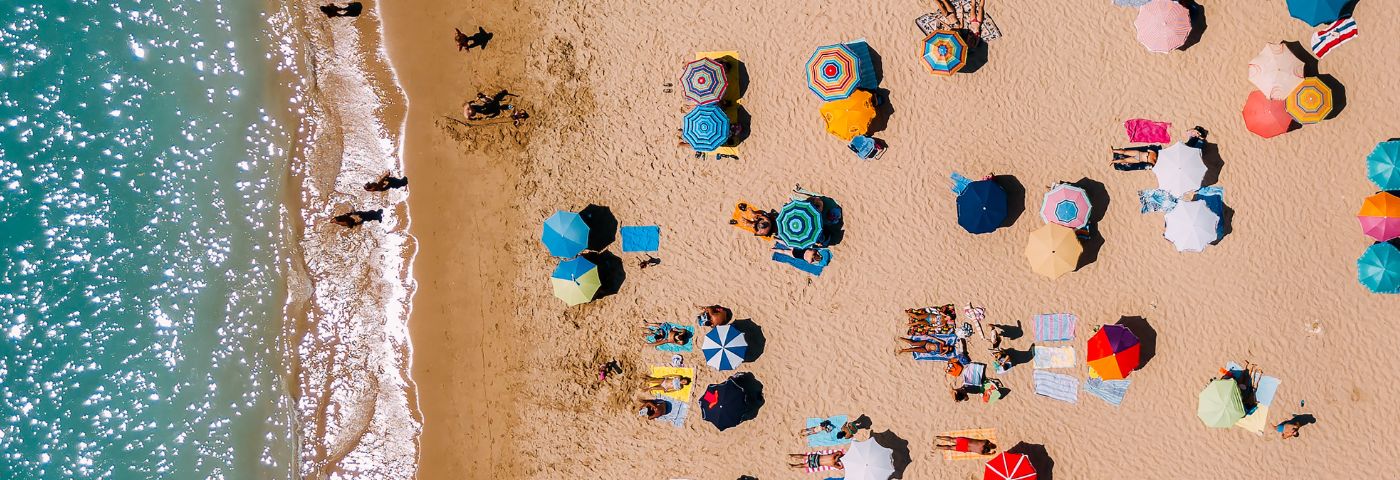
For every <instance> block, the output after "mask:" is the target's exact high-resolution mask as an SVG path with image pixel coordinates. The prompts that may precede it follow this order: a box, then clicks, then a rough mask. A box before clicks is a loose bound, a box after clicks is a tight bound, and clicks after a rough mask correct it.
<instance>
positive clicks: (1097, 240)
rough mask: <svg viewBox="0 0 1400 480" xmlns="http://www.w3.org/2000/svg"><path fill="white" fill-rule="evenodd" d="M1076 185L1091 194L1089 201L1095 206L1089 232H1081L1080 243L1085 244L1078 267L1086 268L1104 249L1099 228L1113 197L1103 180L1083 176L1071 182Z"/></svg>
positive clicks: (1092, 210)
mask: <svg viewBox="0 0 1400 480" xmlns="http://www.w3.org/2000/svg"><path fill="white" fill-rule="evenodd" d="M1070 185H1074V186H1076V187H1079V188H1082V189H1084V193H1087V194H1089V203H1091V204H1093V207H1094V208H1092V209H1091V210H1090V211H1089V226H1088V228H1087V229H1086V230H1087V233H1080V234H1079V236H1080V243H1081V244H1082V245H1084V253H1083V254H1081V255H1080V256H1079V266H1078V268H1084V267H1086V266H1088V265H1089V264H1092V263H1094V262H1096V261H1098V260H1099V250H1101V249H1103V244H1104V238H1103V231H1101V230H1099V227H1098V224H1099V221H1100V220H1103V216H1104V214H1105V213H1106V212H1108V205H1109V204H1110V203H1112V199H1111V198H1110V197H1109V195H1108V188H1106V187H1104V184H1103V182H1099V181H1097V180H1091V179H1089V178H1087V177H1086V178H1081V179H1079V181H1076V182H1074V183H1071V184H1070Z"/></svg>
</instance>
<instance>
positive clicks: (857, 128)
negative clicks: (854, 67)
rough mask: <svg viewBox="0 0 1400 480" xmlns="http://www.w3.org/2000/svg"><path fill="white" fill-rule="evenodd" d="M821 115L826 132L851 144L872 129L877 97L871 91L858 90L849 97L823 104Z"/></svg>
mask: <svg viewBox="0 0 1400 480" xmlns="http://www.w3.org/2000/svg"><path fill="white" fill-rule="evenodd" d="M821 114H822V119H823V120H826V131H827V132H829V133H831V134H832V135H835V136H836V138H839V139H842V140H845V141H848V142H849V141H850V140H851V138H854V137H855V136H856V135H865V132H867V131H868V130H869V129H870V122H871V121H872V120H875V97H874V96H873V95H871V94H870V92H869V91H866V90H856V91H855V93H852V94H851V96H849V97H846V98H843V99H840V100H835V101H831V102H826V103H824V104H822V107H821Z"/></svg>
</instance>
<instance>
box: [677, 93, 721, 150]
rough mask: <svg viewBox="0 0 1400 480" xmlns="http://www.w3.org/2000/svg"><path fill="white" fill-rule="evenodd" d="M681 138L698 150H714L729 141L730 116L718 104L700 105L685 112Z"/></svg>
mask: <svg viewBox="0 0 1400 480" xmlns="http://www.w3.org/2000/svg"><path fill="white" fill-rule="evenodd" d="M681 138H683V139H684V140H685V143H689V144H690V148H694V149H695V151H697V152H713V151H715V149H717V148H719V147H721V146H723V145H724V144H725V142H728V141H729V116H728V115H725V114H724V110H720V108H719V106H718V105H715V104H709V105H700V106H697V107H695V108H693V109H691V110H690V112H689V113H686V114H685V123H684V124H682V126H681Z"/></svg>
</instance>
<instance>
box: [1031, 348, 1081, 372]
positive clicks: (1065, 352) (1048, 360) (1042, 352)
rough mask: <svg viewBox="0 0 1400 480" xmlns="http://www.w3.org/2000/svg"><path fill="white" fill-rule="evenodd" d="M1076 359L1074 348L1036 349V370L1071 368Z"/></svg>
mask: <svg viewBox="0 0 1400 480" xmlns="http://www.w3.org/2000/svg"><path fill="white" fill-rule="evenodd" d="M1074 359H1075V356H1074V347H1042V346H1040V345H1036V347H1035V368H1070V367H1073V366H1074Z"/></svg>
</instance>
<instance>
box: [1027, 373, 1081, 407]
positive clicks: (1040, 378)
mask: <svg viewBox="0 0 1400 480" xmlns="http://www.w3.org/2000/svg"><path fill="white" fill-rule="evenodd" d="M1031 378H1032V379H1033V380H1034V381H1035V394H1036V395H1040V396H1043V397H1050V398H1053V399H1055V400H1059V401H1061V402H1068V403H1079V379H1078V378H1074V377H1071V376H1069V375H1065V374H1063V373H1052V372H1048V371H1045V370H1036V371H1035V373H1033V374H1032V375H1031Z"/></svg>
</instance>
